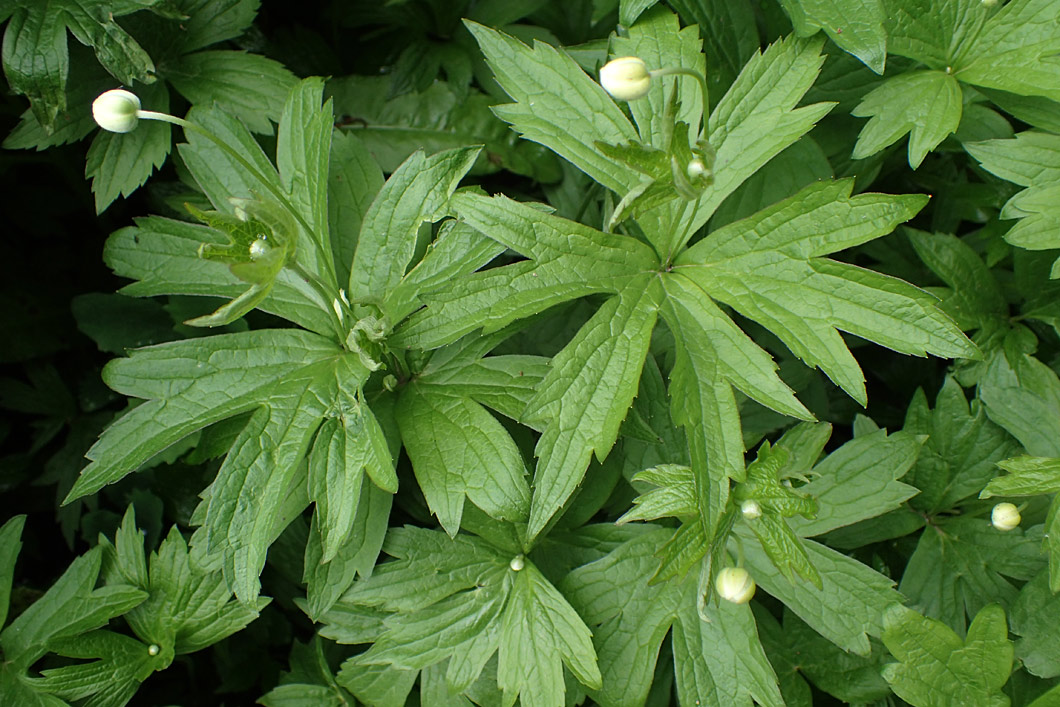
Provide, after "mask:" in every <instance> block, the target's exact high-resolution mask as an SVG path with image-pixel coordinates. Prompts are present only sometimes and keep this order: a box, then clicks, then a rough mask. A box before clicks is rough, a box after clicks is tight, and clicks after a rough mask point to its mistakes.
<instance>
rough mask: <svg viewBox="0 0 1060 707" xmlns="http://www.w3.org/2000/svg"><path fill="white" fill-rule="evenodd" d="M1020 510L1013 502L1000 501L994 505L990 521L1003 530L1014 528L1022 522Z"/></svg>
mask: <svg viewBox="0 0 1060 707" xmlns="http://www.w3.org/2000/svg"><path fill="white" fill-rule="evenodd" d="M1021 520H1023V518H1021V517H1020V510H1019V509H1018V508H1016V506H1015V505H1014V504H1011V503H999V504H997V505H996V506H994V510H993V511H991V513H990V522H991V523H992V524H993V525H994V527H995V528H997V529H998V530H1002V531H1008V530H1012V529H1013V528H1015V527H1016V526H1018V525H1019V524H1020V521H1021Z"/></svg>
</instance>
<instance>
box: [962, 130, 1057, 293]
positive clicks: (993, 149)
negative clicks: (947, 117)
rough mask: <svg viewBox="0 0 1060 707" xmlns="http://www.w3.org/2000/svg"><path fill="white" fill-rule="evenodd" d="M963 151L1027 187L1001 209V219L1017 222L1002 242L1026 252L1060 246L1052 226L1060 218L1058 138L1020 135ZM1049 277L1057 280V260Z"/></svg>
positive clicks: (1025, 133)
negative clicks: (1024, 249) (1025, 249)
mask: <svg viewBox="0 0 1060 707" xmlns="http://www.w3.org/2000/svg"><path fill="white" fill-rule="evenodd" d="M965 149H967V150H968V152H969V154H971V155H972V157H974V158H976V159H977V160H979V163H980V164H981V165H982V166H983V168H984V169H986V170H987V171H989V172H992V173H993V174H996V175H997V176H999V177H1001V178H1002V179H1005V180H1008V181H1010V182H1014V183H1016V184H1019V185H1020V186H1023V187H1027V188H1026V189H1024V190H1023V191H1021V192H1019V193H1018V194H1016V195H1015V196H1013V197H1012V198H1011V199H1009V201H1008V203H1006V204H1005V206H1004V207H1003V208H1002V210H1001V218H1003V219H1019V221H1017V222H1016V223H1015V224H1014V225H1013V226H1012V228H1010V229H1009V230H1008V232H1007V233H1006V234H1005V240H1006V241H1008V242H1009V243H1011V244H1012V245H1015V246H1019V247H1021V248H1027V249H1028V250H1051V249H1053V248H1058V247H1060V238H1058V237H1057V235H1056V229H1055V228H1054V227H1053V226H1054V224H1055V223H1056V219H1057V218H1058V217H1060V207H1058V206H1057V203H1060V136H1057V135H1051V134H1049V133H1040V132H1024V133H1019V134H1018V135H1016V137H1014V138H1012V139H1008V140H985V141H983V142H975V143H971V144H969V145H967V146H966V148H965ZM1051 277H1053V278H1058V277H1060V258H1058V259H1057V260H1056V262H1055V263H1054V264H1053V270H1052V273H1051Z"/></svg>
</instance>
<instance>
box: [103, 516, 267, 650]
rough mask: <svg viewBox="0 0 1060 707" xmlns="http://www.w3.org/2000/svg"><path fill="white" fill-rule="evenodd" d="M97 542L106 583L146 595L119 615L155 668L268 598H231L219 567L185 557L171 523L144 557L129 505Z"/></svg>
mask: <svg viewBox="0 0 1060 707" xmlns="http://www.w3.org/2000/svg"><path fill="white" fill-rule="evenodd" d="M100 545H101V546H102V547H103V551H104V556H105V560H106V562H105V565H104V569H103V577H104V579H105V580H106V582H107V584H127V585H129V586H133V587H136V588H137V589H141V590H143V591H145V592H147V594H148V596H147V600H146V601H144V602H143V603H142V604H140V605H138V606H137V607H135V608H134V609H132V610H131V611H129V612H128V613H126V614H125V616H124V618H125V620H126V621H127V622H128V623H129V626H130V627H131V628H132V630H133V632H134V633H135V634H136V635H137V636H138V637H139V638H140V639H141V641H143V644H153V645H154V646H155V647H156V650H155V653H154V654H155V655H157V657H158V661H155V665H156V667H155V669H156V670H161V669H162V668H164V667H166V666H168V665H169V663H170V662H171V661H172V660H173V657H174V656H175V655H183V654H187V653H194V652H195V651H198V650H202V649H203V648H206V647H207V646H210V645H213V644H214V643H216V642H217V641H220V640H221V639H223V638H225V637H227V636H229V635H231V634H233V633H235V632H237V631H239V630H241V629H243V628H244V627H246V625H247V624H249V623H250V622H251V621H253V620H254V619H256V618H257V617H258V613H259V612H260V611H261V609H263V608H265V606H267V605H268V603H269V601H270V600H269V599H266V598H259V599H257V601H256V602H255V603H254V604H251V605H249V606H248V605H245V604H241V603H240V602H237V601H234V600H233V599H232V592H231V590H230V589H229V588H228V586H227V584H226V583H225V581H224V577H223V576H222V575H221V572H219V571H209V570H204V569H203V568H201V567H197V566H195V565H194V564H193V563H192V562H191V559H190V554H189V552H188V546H187V543H186V542H185V541H184V537H183V536H182V535H181V533H180V531H179V530H178V529H177V528H176V526H174V527H173V528H171V529H170V531H169V534H168V535H167V536H166V538H165V540H163V541H162V544H161V545H160V546H159V548H158V550H157V551H155V552H152V553H151V554H150V555H149V556H145V554H144V537H143V535H142V534H141V532H140V530H139V529H138V528H137V527H136V517H135V514H134V511H133V508H132V506H129V510H128V511H126V513H125V518H124V519H123V521H122V524H121V527H120V528H119V529H118V532H117V535H116V537H115V539H114V542H113V543H111V542H110V541H109V540H108V539H107V538H106V537H105V536H102V535H101V536H100ZM143 644H141V648H143V649H144V652H145V653H146V645H143Z"/></svg>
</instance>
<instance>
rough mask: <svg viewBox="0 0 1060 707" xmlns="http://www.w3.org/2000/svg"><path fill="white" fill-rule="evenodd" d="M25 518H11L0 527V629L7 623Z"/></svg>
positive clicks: (21, 516) (20, 516) (22, 516)
mask: <svg viewBox="0 0 1060 707" xmlns="http://www.w3.org/2000/svg"><path fill="white" fill-rule="evenodd" d="M25 524H26V516H24V515H19V516H15V517H13V518H11V519H10V520H9V521H7V522H6V523H4V525H3V527H0V629H2V628H3V627H4V624H5V623H7V612H8V610H9V609H10V600H11V583H12V582H13V581H14V578H15V561H16V560H18V552H19V550H21V549H22V540H21V538H22V527H23V526H24V525H25Z"/></svg>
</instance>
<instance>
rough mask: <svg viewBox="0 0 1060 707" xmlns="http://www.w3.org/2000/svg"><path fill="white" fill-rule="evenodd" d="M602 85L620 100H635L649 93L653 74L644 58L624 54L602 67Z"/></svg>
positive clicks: (613, 96)
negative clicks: (650, 72)
mask: <svg viewBox="0 0 1060 707" xmlns="http://www.w3.org/2000/svg"><path fill="white" fill-rule="evenodd" d="M600 85H601V86H603V87H604V90H605V91H607V92H608V93H609V94H611V97H612V98H617V99H618V100H620V101H635V100H637V99H638V98H644V96H646V95H648V89H649V88H651V74H649V73H648V67H647V66H646V65H645V63H644V61H643V60H642V59H639V58H637V57H635V56H624V57H621V58H619V59H612V60H611V61H609V62H607V63H606V64H604V65H603V67H602V68H601V69H600Z"/></svg>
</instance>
